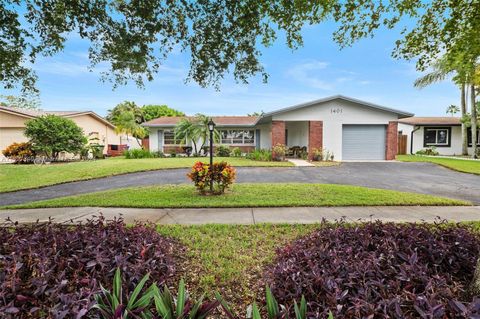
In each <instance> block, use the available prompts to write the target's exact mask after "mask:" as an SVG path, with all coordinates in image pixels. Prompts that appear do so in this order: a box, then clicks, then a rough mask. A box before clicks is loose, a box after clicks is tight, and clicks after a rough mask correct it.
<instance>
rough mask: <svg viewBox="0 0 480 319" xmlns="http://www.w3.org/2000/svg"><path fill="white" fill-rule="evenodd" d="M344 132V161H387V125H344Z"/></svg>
mask: <svg viewBox="0 0 480 319" xmlns="http://www.w3.org/2000/svg"><path fill="white" fill-rule="evenodd" d="M342 131H343V133H342V159H344V160H384V159H385V143H386V126H385V125H343V129H342Z"/></svg>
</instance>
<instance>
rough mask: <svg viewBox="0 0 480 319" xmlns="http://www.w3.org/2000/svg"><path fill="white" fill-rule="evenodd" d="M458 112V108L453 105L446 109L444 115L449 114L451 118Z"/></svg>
mask: <svg viewBox="0 0 480 319" xmlns="http://www.w3.org/2000/svg"><path fill="white" fill-rule="evenodd" d="M458 112H460V108H459V107H458V106H456V105H453V104H452V105H450V106H449V107H447V110H446V111H445V113H447V114H450V115H451V116H454V115H455V114H457V113H458Z"/></svg>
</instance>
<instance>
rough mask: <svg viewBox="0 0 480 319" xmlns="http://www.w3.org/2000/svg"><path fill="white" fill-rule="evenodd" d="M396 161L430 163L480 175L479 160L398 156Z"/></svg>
mask: <svg viewBox="0 0 480 319" xmlns="http://www.w3.org/2000/svg"><path fill="white" fill-rule="evenodd" d="M397 160H399V161H402V162H430V163H435V164H438V165H442V166H444V167H446V168H450V169H453V170H455V171H459V172H463V173H470V174H477V175H480V160H477V161H473V160H462V159H454V158H443V157H440V156H438V157H427V156H418V155H398V156H397Z"/></svg>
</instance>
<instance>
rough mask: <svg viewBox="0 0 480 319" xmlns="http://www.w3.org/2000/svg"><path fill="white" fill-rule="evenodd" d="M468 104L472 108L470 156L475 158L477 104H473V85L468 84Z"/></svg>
mask: <svg viewBox="0 0 480 319" xmlns="http://www.w3.org/2000/svg"><path fill="white" fill-rule="evenodd" d="M470 91H471V92H470V98H471V101H470V104H471V105H470V106H471V108H472V157H473V158H477V140H478V138H477V106H476V105H475V85H473V84H472V85H471V86H470Z"/></svg>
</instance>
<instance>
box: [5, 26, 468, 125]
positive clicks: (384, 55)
mask: <svg viewBox="0 0 480 319" xmlns="http://www.w3.org/2000/svg"><path fill="white" fill-rule="evenodd" d="M333 30H334V26H333V25H331V24H324V25H320V26H308V27H306V28H305V29H304V30H303V35H304V46H303V47H302V48H300V49H298V50H296V51H292V50H290V49H288V48H287V47H286V45H285V44H284V42H283V40H282V39H279V40H278V41H277V42H276V44H275V45H274V46H272V47H269V48H265V49H262V52H263V56H262V58H261V62H262V63H263V64H264V66H265V69H266V71H267V72H268V73H269V81H268V83H267V84H263V83H262V81H261V79H260V77H256V78H253V79H251V81H250V84H248V85H244V84H236V83H235V82H234V80H233V79H232V78H231V77H226V79H225V80H224V81H223V82H222V84H221V86H220V91H216V90H215V89H214V88H201V87H199V86H198V85H197V84H195V83H193V82H190V83H187V84H185V83H184V79H185V77H186V75H187V72H188V67H189V57H188V55H187V54H183V53H181V52H175V53H174V54H173V55H171V56H170V57H169V59H168V60H167V61H166V62H165V64H164V65H163V66H162V68H161V70H160V72H159V74H157V76H156V79H155V80H154V81H153V82H149V83H147V84H146V87H145V89H139V88H137V87H136V86H135V85H133V84H131V85H127V86H123V87H119V88H117V89H115V90H112V85H111V83H108V82H107V83H102V82H100V81H99V78H100V77H99V72H98V71H99V70H96V71H94V72H89V70H88V68H87V66H88V58H87V48H88V44H87V43H86V42H84V41H82V40H81V39H79V38H78V37H77V36H75V35H72V37H71V38H70V39H69V40H68V42H67V46H66V49H65V51H64V52H63V53H61V54H58V55H56V56H54V57H49V58H41V59H39V60H38V62H37V63H36V64H35V65H34V69H35V70H36V71H37V73H38V75H39V81H38V87H39V89H40V91H41V95H40V100H41V108H43V109H46V110H93V111H95V112H97V113H98V114H100V115H105V114H106V112H107V110H108V109H110V108H112V107H114V106H115V105H116V104H118V103H120V102H122V101H124V100H129V101H135V102H136V103H137V104H139V105H143V104H167V105H168V106H170V107H173V108H176V109H179V110H182V111H184V112H185V113H187V114H194V113H198V112H201V113H205V114H219V115H222V114H223V115H243V114H247V113H251V112H254V111H260V110H263V111H266V112H267V111H271V110H274V109H277V108H281V107H286V106H290V105H294V104H297V103H302V102H307V101H310V100H314V99H318V98H323V97H326V96H330V95H335V94H343V95H347V96H351V97H354V98H357V99H362V100H366V101H368V102H372V103H377V104H381V105H384V106H388V107H392V108H398V109H401V110H405V111H410V112H412V113H415V114H416V115H419V116H420V115H437V116H442V115H445V109H446V107H447V106H448V105H450V104H458V99H459V98H458V96H459V93H458V89H457V88H456V87H455V86H454V85H453V84H451V83H450V82H449V81H445V82H443V83H439V84H434V85H432V86H430V87H428V88H425V89H422V90H418V89H416V88H414V87H413V82H414V80H415V79H416V78H417V77H418V76H419V75H420V74H419V73H418V72H416V71H415V66H414V63H413V62H407V61H402V60H395V59H393V58H392V57H391V52H392V49H393V47H394V43H395V40H396V39H397V38H398V33H397V32H395V31H386V30H385V31H381V32H378V33H377V35H376V37H374V38H373V39H365V40H362V41H360V42H357V43H355V44H354V45H353V46H352V47H350V48H346V49H343V50H340V49H339V47H338V45H337V44H335V43H334V42H333V40H332V37H331V33H332V31H333ZM99 69H100V70H101V67H100V68H99ZM5 93H6V94H8V93H9V92H3V94H5ZM0 94H2V93H0Z"/></svg>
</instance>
